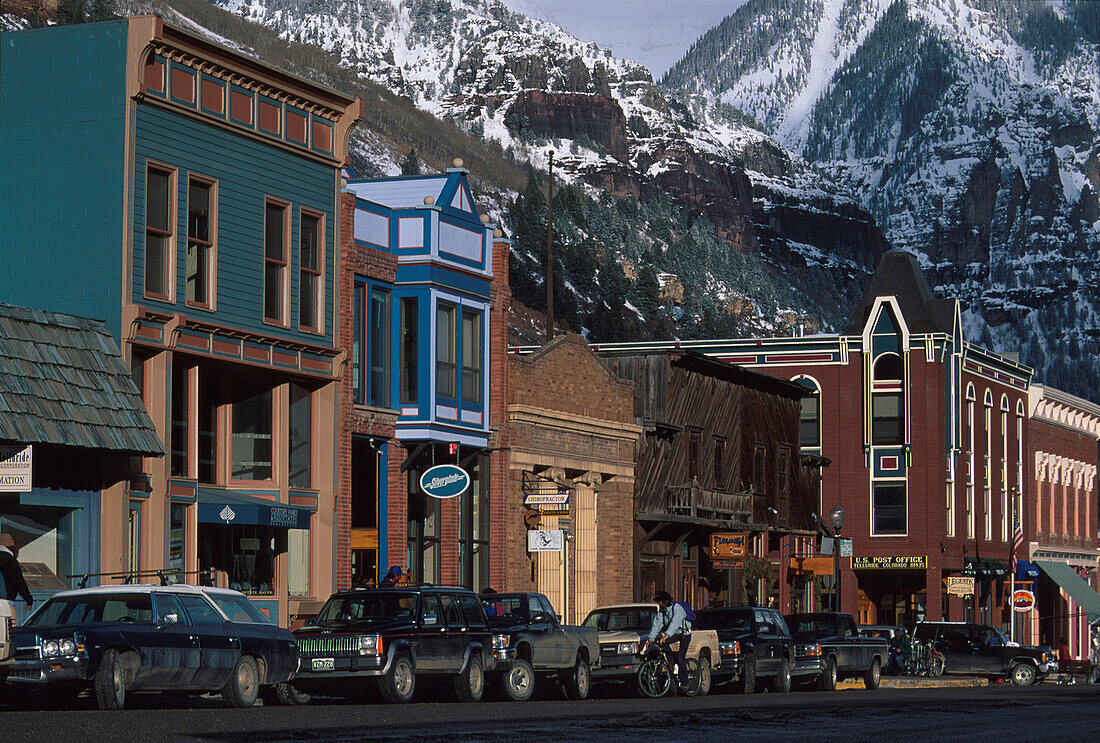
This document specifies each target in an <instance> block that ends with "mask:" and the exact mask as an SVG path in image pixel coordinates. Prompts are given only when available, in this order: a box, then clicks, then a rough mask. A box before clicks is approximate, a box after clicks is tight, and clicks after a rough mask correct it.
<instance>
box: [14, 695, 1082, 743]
mask: <svg viewBox="0 0 1100 743" xmlns="http://www.w3.org/2000/svg"><path fill="white" fill-rule="evenodd" d="M0 725H2V726H3V727H2V728H0V730H2V733H0V738H3V740H5V741H10V742H11V743H16V742H18V741H33V742H34V743H41V741H44V740H67V741H126V742H127V743H143V742H144V741H208V742H211V743H238V742H241V743H243V742H244V741H272V742H273V743H292V742H297V741H306V740H309V741H322V742H324V743H342V742H343V741H349V742H350V741H383V740H386V741H394V740H403V741H405V740H407V741H414V742H417V743H419V742H423V743H428V742H429V741H440V740H448V741H449V740H454V741H463V743H482V742H485V743H489V742H490V741H491V742H492V743H498V742H499V741H501V740H508V741H515V742H522V741H538V740H553V741H555V743H559V742H562V743H568V742H569V741H587V740H596V739H598V740H600V741H601V743H616V742H617V741H636V740H640V739H642V738H643V737H650V738H652V737H653V736H654V735H658V736H659V737H661V738H662V739H663V738H669V739H672V738H678V739H680V740H691V741H709V740H715V741H717V740H723V741H730V740H733V741H738V743H740V742H742V741H769V743H771V742H774V741H795V740H798V741H826V740H838V739H839V740H844V741H846V742H847V741H860V740H876V741H889V743H907V742H908V741H913V742H915V743H916V742H919V743H929V742H930V741H940V740H966V741H997V742H998V743H1000V742H1002V741H1005V740H1006V739H1028V740H1034V739H1036V738H1041V739H1042V740H1043V741H1044V743H1049V742H1052V741H1086V740H1093V739H1095V737H1096V733H1097V731H1100V686H1084V685H1078V686H1053V685H1040V686H1037V687H1032V688H1026V689H1017V688H1014V687H1011V686H1002V685H996V686H979V687H952V688H931V689H886V688H883V689H880V690H879V691H876V692H868V691H865V690H851V691H838V692H834V693H832V694H823V693H813V692H803V693H792V694H789V695H787V696H778V695H775V694H757V695H754V696H751V697H743V696H739V695H731V694H717V695H713V696H710V697H705V698H701V699H662V700H644V699H595V700H589V701H585V702H561V701H556V700H547V701H536V702H529V703H526V704H507V703H497V702H491V703H481V704H477V705H462V704H456V703H449V702H431V701H425V702H419V703H414V704H412V705H408V706H397V707H394V706H385V705H379V704H365V705H363V704H345V703H332V704H323V705H311V706H309V707H299V708H287V707H273V708H256V709H250V710H229V709H223V708H221V707H220V704H219V702H218V701H217V700H214V699H198V700H183V701H179V700H177V701H175V702H172V701H170V700H165V699H159V698H156V697H150V698H148V699H147V700H144V701H143V702H142V703H141V708H139V709H134V710H124V711H122V712H114V713H112V712H100V711H97V710H94V709H90V708H77V706H75V705H73V706H70V708H69V709H63V710H50V711H40V712H25V711H11V710H9V711H4V712H0Z"/></svg>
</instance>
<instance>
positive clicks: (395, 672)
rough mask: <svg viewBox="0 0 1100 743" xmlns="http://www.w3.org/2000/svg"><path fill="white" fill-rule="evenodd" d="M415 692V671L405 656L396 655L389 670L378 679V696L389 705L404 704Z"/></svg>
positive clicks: (410, 661)
mask: <svg viewBox="0 0 1100 743" xmlns="http://www.w3.org/2000/svg"><path fill="white" fill-rule="evenodd" d="M415 691H416V670H415V669H414V668H413V664H412V660H411V659H410V658H409V656H407V655H398V656H397V657H396V658H394V659H393V663H391V664H390V670H388V671H386V673H385V674H384V675H382V676H379V677H378V694H379V696H381V697H382V699H383V700H384V701H386V702H389V703H390V704H405V703H407V702H408V701H409V700H410V699H412V697H413V692H415Z"/></svg>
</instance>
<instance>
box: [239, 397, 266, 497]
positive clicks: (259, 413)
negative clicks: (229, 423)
mask: <svg viewBox="0 0 1100 743" xmlns="http://www.w3.org/2000/svg"><path fill="white" fill-rule="evenodd" d="M271 428H272V426H271V390H266V391H264V392H261V393H259V394H258V395H253V396H252V397H249V398H247V399H245V400H240V401H238V402H236V403H234V404H233V479H234V480H270V479H271Z"/></svg>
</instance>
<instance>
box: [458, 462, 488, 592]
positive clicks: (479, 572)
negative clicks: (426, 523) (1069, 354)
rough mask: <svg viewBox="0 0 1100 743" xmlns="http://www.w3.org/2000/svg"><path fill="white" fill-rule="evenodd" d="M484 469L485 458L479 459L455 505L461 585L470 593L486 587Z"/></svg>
mask: <svg viewBox="0 0 1100 743" xmlns="http://www.w3.org/2000/svg"><path fill="white" fill-rule="evenodd" d="M487 466H488V459H487V458H486V457H479V458H478V464H477V467H476V469H474V470H473V471H472V472H470V478H471V482H470V487H469V488H467V490H466V492H465V493H463V494H462V496H461V502H460V503H459V520H460V523H461V526H460V528H461V554H460V556H459V559H460V563H461V570H462V583H463V585H465V586H466V587H468V588H470V589H472V590H474V591H481V590H482V589H484V588H486V587H487V586H488V585H489V493H488V490H489V488H488V484H487V483H486V478H485V477H483V476H482V473H483V472H485V471H486V468H487Z"/></svg>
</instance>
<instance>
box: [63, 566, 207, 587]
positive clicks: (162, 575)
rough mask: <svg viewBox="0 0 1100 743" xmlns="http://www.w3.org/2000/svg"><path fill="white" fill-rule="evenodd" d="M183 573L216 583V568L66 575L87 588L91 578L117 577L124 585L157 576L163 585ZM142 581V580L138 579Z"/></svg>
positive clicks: (160, 569)
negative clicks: (78, 580) (170, 578)
mask: <svg viewBox="0 0 1100 743" xmlns="http://www.w3.org/2000/svg"><path fill="white" fill-rule="evenodd" d="M181 575H199V576H205V577H206V578H207V580H209V581H210V585H213V584H214V568H206V569H205V570H180V569H178V568H159V569H157V570H129V571H127V572H125V573H73V574H70V575H67V576H65V577H66V578H79V579H80V585H79V586H77V587H78V588H87V587H88V579H89V578H116V579H122V585H124V586H128V585H130V584H132V583H134V582H135V581H134V579H135V578H144V577H153V576H156V577H157V578H158V579H159V580H160V584H161V585H162V586H167V585H168V578H169V576H181ZM138 582H140V581H138Z"/></svg>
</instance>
